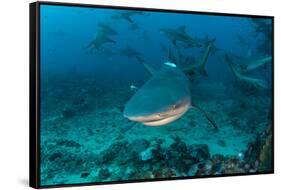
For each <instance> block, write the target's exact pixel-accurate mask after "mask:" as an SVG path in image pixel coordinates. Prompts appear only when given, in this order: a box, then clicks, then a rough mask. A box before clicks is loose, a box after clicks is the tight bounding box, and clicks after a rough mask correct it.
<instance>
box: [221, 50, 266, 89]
mask: <svg viewBox="0 0 281 190" xmlns="http://www.w3.org/2000/svg"><path fill="white" fill-rule="evenodd" d="M225 60H226V62H227V63H228V65H229V67H230V70H231V71H232V72H233V74H234V75H235V76H236V78H237V79H238V80H239V81H240V82H242V83H245V84H247V85H250V86H252V87H254V88H257V89H268V88H269V86H268V83H267V82H266V81H265V80H263V79H259V78H254V77H249V76H246V75H245V74H242V73H240V72H239V71H238V70H237V68H236V67H235V66H234V63H233V62H232V60H231V58H230V57H229V56H228V55H227V54H225Z"/></svg>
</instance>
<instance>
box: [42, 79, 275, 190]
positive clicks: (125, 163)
mask: <svg viewBox="0 0 281 190" xmlns="http://www.w3.org/2000/svg"><path fill="white" fill-rule="evenodd" d="M72 82H73V81H72ZM87 83H89V86H93V84H92V83H91V82H89V81H88V82H87ZM72 85H73V83H72ZM84 86H85V85H84ZM116 86H118V85H116ZM119 86H120V85H119ZM222 88H223V85H222ZM61 89H63V90H61ZM66 89H68V88H65V87H56V88H55V89H54V88H53V89H51V90H50V92H52V93H51V94H50V93H48V96H46V97H47V98H46V99H44V100H45V102H44V101H43V102H42V108H43V111H42V113H41V115H42V118H43V119H42V124H41V167H40V168H41V185H56V184H73V183H92V182H106V181H126V180H140V179H156V178H173V177H193V176H206V175H208V176H209V175H222V174H246V173H256V172H261V173H266V172H270V171H272V164H273V163H272V127H271V123H270V122H269V119H268V116H267V115H270V114H269V113H268V112H269V111H266V109H264V108H266V107H268V105H269V103H270V99H269V98H265V97H264V96H261V97H257V98H253V97H251V96H247V97H246V96H245V97H242V98H241V99H239V100H237V101H236V100H233V98H224V99H222V98H221V97H220V98H217V99H212V100H211V101H210V100H204V99H203V98H202V99H201V106H202V107H203V108H204V109H205V110H206V111H208V112H209V113H210V114H212V116H213V117H214V119H215V120H216V122H217V124H218V125H219V126H220V129H219V131H218V132H215V131H214V130H213V129H212V127H211V126H210V125H209V123H208V122H207V121H206V120H205V119H204V117H202V115H201V114H200V113H198V112H196V111H194V110H190V111H189V112H188V113H187V114H185V115H184V116H183V117H182V118H181V119H179V120H178V121H176V122H174V123H172V124H169V125H167V126H164V127H156V128H155V127H147V126H143V125H140V124H135V123H132V122H130V121H128V120H126V118H124V117H123V116H122V109H123V105H124V102H125V100H126V99H127V98H128V97H126V96H129V95H127V94H128V93H127V92H126V93H124V94H122V91H120V90H118V92H119V93H121V94H119V95H118V97H119V98H112V97H113V95H112V91H114V90H112V91H111V92H107V91H103V90H101V89H103V88H96V89H94V90H93V91H91V90H89V89H87V87H85V88H82V89H81V87H80V86H79V85H77V89H76V88H71V89H69V91H70V92H69V94H72V95H71V96H70V95H69V96H65V94H67V93H68V92H67V90H66ZM43 93H44V92H43ZM93 94H94V95H95V96H93ZM125 94H126V96H125ZM222 94H223V93H222ZM195 95H196V94H195ZM223 95H224V94H223ZM60 96H62V97H64V98H60V101H58V99H59V98H58V97H60ZM92 97H93V98H92ZM97 97H102V101H98V100H97ZM114 97H116V96H114ZM197 98H200V94H197ZM257 102H258V103H257ZM112 105H114V106H112ZM44 110H45V111H44ZM245 110H247V111H245ZM257 115H259V117H256V116H257Z"/></svg>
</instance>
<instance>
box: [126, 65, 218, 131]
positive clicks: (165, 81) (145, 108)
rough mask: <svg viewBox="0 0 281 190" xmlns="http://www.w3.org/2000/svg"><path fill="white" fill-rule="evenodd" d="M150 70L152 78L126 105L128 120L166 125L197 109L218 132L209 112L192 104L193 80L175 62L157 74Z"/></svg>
mask: <svg viewBox="0 0 281 190" xmlns="http://www.w3.org/2000/svg"><path fill="white" fill-rule="evenodd" d="M144 66H145V67H146V65H145V64H144ZM147 70H148V71H150V72H151V75H152V77H151V78H150V80H148V81H147V82H146V83H145V84H144V85H143V86H142V87H141V88H140V89H139V90H138V91H137V92H136V93H135V94H134V96H133V97H132V98H131V99H130V100H129V101H128V102H127V103H126V105H125V109H124V113H123V114H124V117H126V118H128V119H129V120H131V121H134V122H139V123H142V124H144V125H147V126H163V125H166V124H169V123H171V122H173V121H175V120H177V119H179V118H180V117H181V116H183V115H184V114H185V113H186V112H187V111H188V110H189V109H190V108H196V109H197V110H199V111H200V112H201V113H203V114H204V116H205V117H206V118H207V119H208V120H209V121H210V123H211V124H212V126H213V127H214V128H215V129H216V130H218V126H217V125H216V123H215V122H214V121H213V120H212V119H211V118H210V116H209V115H208V114H207V113H206V112H205V111H203V110H202V109H201V108H199V107H198V106H195V105H194V104H193V105H192V104H191V93H190V88H189V81H188V79H187V78H186V76H185V74H184V73H183V72H182V71H181V70H180V69H179V68H178V67H177V66H176V65H175V64H174V63H171V62H166V63H164V64H163V66H162V67H161V68H160V69H159V70H157V71H156V70H154V69H151V68H147Z"/></svg>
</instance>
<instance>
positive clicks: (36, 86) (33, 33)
mask: <svg viewBox="0 0 281 190" xmlns="http://www.w3.org/2000/svg"><path fill="white" fill-rule="evenodd" d="M40 5H56V6H74V7H88V8H103V9H119V10H139V11H152V12H166V13H167V12H170V13H182V14H200V15H217V16H232V17H249V18H267V19H271V20H272V103H273V104H272V143H273V144H272V148H273V151H272V171H268V172H257V173H236V174H223V175H206V176H192V177H174V178H160V179H159V178H157V179H138V180H126V181H110V182H92V183H77V184H61V185H47V186H45V185H44V186H42V185H40V111H39V110H40ZM29 15H30V18H29V39H30V41H29V44H30V45H29V61H30V65H29V69H30V70H29V72H30V75H29V185H30V186H31V187H33V188H53V187H72V186H88V185H105V184H121V183H135V182H151V181H165V180H180V179H193V178H211V177H226V176H245V175H259V174H273V173H274V16H264V15H247V14H232V13H218V12H201V11H187V10H168V9H157V8H140V7H125V6H109V5H91V4H78V3H59V2H45V1H40V2H34V3H30V4H29Z"/></svg>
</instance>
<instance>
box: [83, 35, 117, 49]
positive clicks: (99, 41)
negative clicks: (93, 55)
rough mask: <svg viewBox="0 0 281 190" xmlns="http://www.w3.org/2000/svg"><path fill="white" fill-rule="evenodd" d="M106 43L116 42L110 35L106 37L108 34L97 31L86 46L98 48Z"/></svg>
mask: <svg viewBox="0 0 281 190" xmlns="http://www.w3.org/2000/svg"><path fill="white" fill-rule="evenodd" d="M106 43H116V42H115V41H114V40H112V39H111V38H110V37H108V35H106V34H104V33H102V32H99V33H97V35H96V37H95V39H94V40H93V41H92V42H90V43H89V45H88V46H87V47H86V48H87V49H96V50H100V49H101V47H102V46H103V45H104V44H106Z"/></svg>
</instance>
